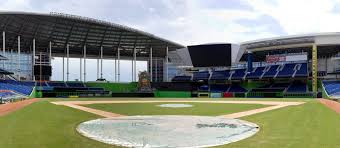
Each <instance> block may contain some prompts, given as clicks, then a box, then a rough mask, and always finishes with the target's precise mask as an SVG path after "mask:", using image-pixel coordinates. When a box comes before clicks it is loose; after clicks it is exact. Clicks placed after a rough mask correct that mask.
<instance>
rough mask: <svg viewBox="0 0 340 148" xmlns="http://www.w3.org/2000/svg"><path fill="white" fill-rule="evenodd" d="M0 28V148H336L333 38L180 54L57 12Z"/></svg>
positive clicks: (10, 19)
mask: <svg viewBox="0 0 340 148" xmlns="http://www.w3.org/2000/svg"><path fill="white" fill-rule="evenodd" d="M0 28H1V30H0V31H1V32H2V41H0V44H1V46H0V78H1V80H0V126H1V130H0V133H1V134H0V139H1V140H0V147H3V148H5V147H6V148H19V147H34V148H37V147H38V148H39V147H41V148H45V147H48V148H53V147H55V148H61V147H62V148H68V147H69V148H71V147H72V148H73V147H81V148H87V147H96V148H106V147H107V148H109V147H157V148H159V147H225V148H229V147H230V148H245V147H254V148H273V147H287V148H288V147H289V148H290V147H310V148H320V147H329V148H335V147H340V136H339V135H340V128H339V125H340V118H339V114H340V102H339V99H340V80H339V78H338V75H339V74H340V65H339V63H340V33H339V32H327V33H314V34H301V35H291V36H280V37H274V38H265V39H254V40H251V41H246V42H242V43H229V42H228V41H226V42H225V43H209V44H206V43H205V44H198V45H181V44H179V43H175V42H173V41H170V40H167V39H164V38H161V37H158V36H156V35H153V34H150V33H147V32H144V31H141V30H137V29H134V28H131V27H128V26H124V25H120V24H116V23H112V22H106V21H102V20H97V19H93V18H88V17H82V16H76V15H69V14H63V13H56V12H52V13H49V14H41V13H29V12H0ZM54 58H59V59H62V64H61V65H58V66H60V67H62V72H59V73H56V72H55V71H54V70H53V69H55V68H56V67H54V65H53V64H52V60H53V59H54ZM70 59H77V60H78V61H79V63H78V64H79V65H75V63H73V62H71V60H70ZM90 60H92V61H96V62H97V67H96V68H97V71H92V70H89V65H88V62H89V61H90ZM105 60H109V61H112V64H111V65H112V66H110V68H109V69H108V70H110V71H113V76H112V77H113V78H114V80H113V81H109V80H107V78H105V76H106V74H105V68H107V67H105V66H103V61H105ZM123 60H124V61H129V62H130V63H131V65H130V66H131V67H129V68H128V69H131V82H123V81H121V69H122V67H121V62H122V61H123ZM139 62H145V63H147V64H146V65H147V66H146V69H145V70H142V71H141V70H137V63H139ZM125 66H126V65H125ZM71 67H79V72H78V73H73V72H74V70H70V68H71ZM104 67H105V68H104ZM125 68H126V67H125ZM71 71H72V72H71ZM89 74H96V75H97V79H93V80H91V79H89V78H88V75H89ZM53 75H58V76H60V77H61V78H62V79H61V80H58V81H56V80H54V79H52V76H53ZM70 75H77V76H78V78H77V79H72V80H71V76H70ZM129 77H130V76H129Z"/></svg>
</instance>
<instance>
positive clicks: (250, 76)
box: [247, 67, 265, 79]
mask: <svg viewBox="0 0 340 148" xmlns="http://www.w3.org/2000/svg"><path fill="white" fill-rule="evenodd" d="M264 69H265V67H257V68H256V69H255V71H253V72H250V73H248V74H247V79H260V78H261V76H262V74H263V71H264Z"/></svg>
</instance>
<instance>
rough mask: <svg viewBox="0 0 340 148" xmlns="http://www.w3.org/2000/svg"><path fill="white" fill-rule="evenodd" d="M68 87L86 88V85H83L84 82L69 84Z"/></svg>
mask: <svg viewBox="0 0 340 148" xmlns="http://www.w3.org/2000/svg"><path fill="white" fill-rule="evenodd" d="M66 85H67V86H68V87H74V88H83V87H85V85H84V83H82V82H67V83H66Z"/></svg>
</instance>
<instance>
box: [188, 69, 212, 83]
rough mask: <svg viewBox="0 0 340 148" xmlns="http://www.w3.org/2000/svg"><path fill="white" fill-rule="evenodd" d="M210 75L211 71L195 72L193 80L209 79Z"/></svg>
mask: <svg viewBox="0 0 340 148" xmlns="http://www.w3.org/2000/svg"><path fill="white" fill-rule="evenodd" d="M209 77H210V73H209V71H202V72H194V74H193V77H192V80H193V81H208V80H209Z"/></svg>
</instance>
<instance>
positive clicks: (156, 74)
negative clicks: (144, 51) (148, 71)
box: [155, 58, 158, 82]
mask: <svg viewBox="0 0 340 148" xmlns="http://www.w3.org/2000/svg"><path fill="white" fill-rule="evenodd" d="M155 81H156V82H158V58H156V59H155Z"/></svg>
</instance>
